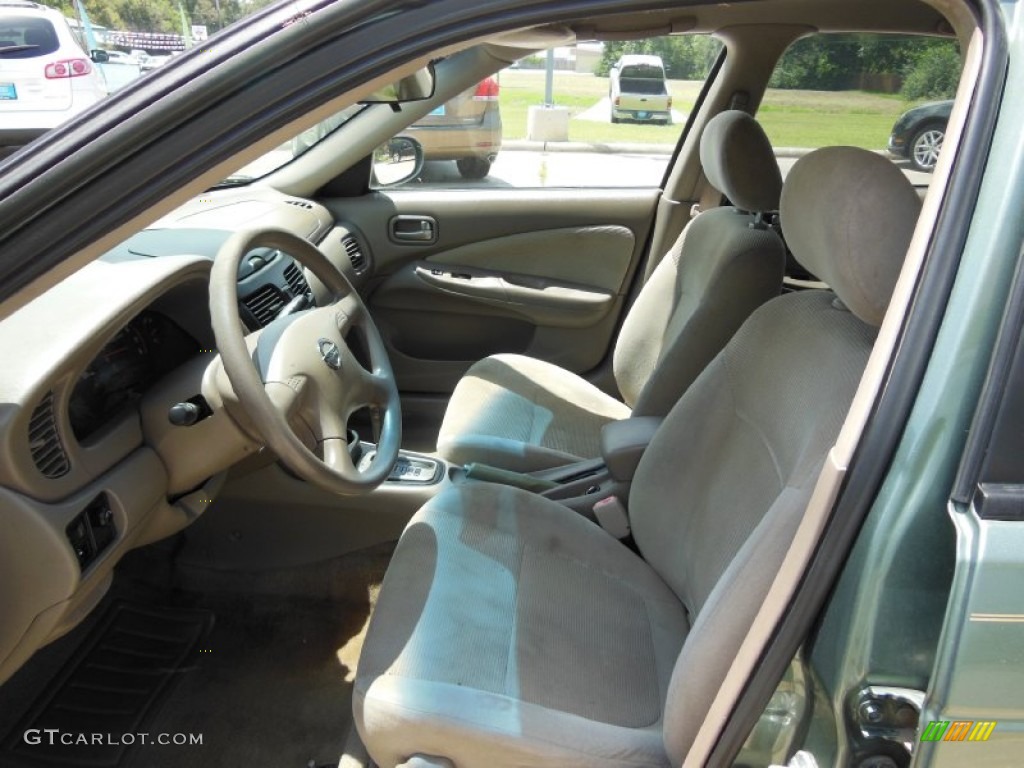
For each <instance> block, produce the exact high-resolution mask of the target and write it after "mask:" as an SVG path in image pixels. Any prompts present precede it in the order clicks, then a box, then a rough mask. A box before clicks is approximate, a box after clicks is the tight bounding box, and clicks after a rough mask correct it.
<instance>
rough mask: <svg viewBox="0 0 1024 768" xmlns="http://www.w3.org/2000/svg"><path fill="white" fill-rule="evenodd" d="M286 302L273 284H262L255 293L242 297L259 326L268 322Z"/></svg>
mask: <svg viewBox="0 0 1024 768" xmlns="http://www.w3.org/2000/svg"><path fill="white" fill-rule="evenodd" d="M286 303H287V299H286V298H285V295H284V294H283V293H281V291H279V290H278V289H277V287H276V286H273V285H264V286H263V287H262V288H260V289H259V290H258V291H256V292H255V293H251V294H249V295H248V296H246V297H245V298H244V299H242V304H244V305H245V308H246V309H248V310H249V311H250V312H252V314H253V317H255V318H256V322H258V323H259V324H260V328H263V327H264V326H266V325H269V324H270V321H271V320H273V319H274V318H275V317H277V313H278V312H280V311H281V310H282V309H283V308H284V305H285V304H286Z"/></svg>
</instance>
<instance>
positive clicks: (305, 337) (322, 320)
mask: <svg viewBox="0 0 1024 768" xmlns="http://www.w3.org/2000/svg"><path fill="white" fill-rule="evenodd" d="M261 247H264V248H275V249H278V250H280V251H282V252H283V253H286V254H288V255H289V256H291V257H292V258H294V259H295V260H296V261H297V262H299V263H300V264H302V265H303V266H305V267H308V268H309V270H310V271H312V273H313V274H314V275H316V276H317V277H318V278H319V279H320V281H321V282H322V283H323V284H324V285H325V286H327V288H328V290H329V291H330V292H331V296H332V298H331V301H330V303H328V304H326V305H325V306H322V307H316V308H313V309H307V310H303V311H300V312H296V313H294V314H290V315H286V316H284V317H279V318H277V319H276V320H274V321H273V322H271V323H270V324H269V325H267V327H265V328H263V329H262V330H260V331H258V332H256V333H252V334H249V335H248V336H246V335H245V332H244V328H243V326H242V323H241V321H240V320H239V316H238V267H239V264H240V262H241V260H242V258H244V257H245V256H246V254H248V253H250V252H251V251H252V250H253V249H254V248H261ZM210 316H211V319H212V322H213V332H214V336H215V337H216V339H217V347H218V351H219V352H220V356H221V360H222V363H223V366H224V372H225V373H226V374H227V377H228V380H229V381H230V382H231V387H232V388H233V389H234V392H235V395H236V397H237V398H238V402H239V403H240V404H241V406H242V407H243V408H244V409H245V410H246V411H247V413H248V415H249V416H250V418H251V420H252V422H253V426H254V427H255V429H256V430H257V431H258V432H259V434H260V436H261V437H262V438H263V440H264V442H265V443H266V444H267V445H268V446H269V447H270V448H271V449H273V450H274V451H275V452H276V453H277V455H278V457H280V459H281V460H282V461H283V462H284V463H285V464H286V465H287V466H288V467H289V468H290V469H291V470H292V471H293V472H295V473H296V474H298V475H299V476H300V477H302V478H303V479H305V480H308V481H309V482H311V483H314V484H316V485H318V486H320V487H321V488H324V489H326V490H328V491H332V492H334V493H338V494H345V495H354V494H360V493H367V492H369V491H371V490H372V489H373V488H375V487H377V486H378V485H379V484H380V483H382V482H383V481H384V480H386V479H387V477H388V475H389V474H390V473H391V470H392V468H393V467H394V465H395V462H396V461H397V459H398V449H399V447H400V446H401V442H402V418H401V410H400V406H399V398H398V387H397V386H396V384H395V376H394V374H393V373H392V371H391V363H390V361H389V360H388V355H387V350H386V349H385V346H384V341H383V339H381V336H380V333H379V332H378V330H377V327H376V326H375V325H374V323H373V319H372V318H371V317H370V313H369V312H368V311H367V309H366V305H364V304H363V302H362V300H361V299H360V298H359V294H358V293H356V291H355V289H354V288H353V287H352V284H351V283H350V282H349V281H348V279H347V278H346V277H345V275H344V274H343V273H342V272H341V271H340V270H339V269H338V268H336V267H335V266H334V265H333V264H332V263H331V262H330V260H328V258H327V257H326V256H324V254H323V253H321V251H320V250H319V249H318V248H317V247H316V246H314V245H312V244H311V243H310V242H308V241H307V240H304V239H303V238H301V237H298V236H297V235H293V234H291V233H290V232H286V231H283V230H278V229H258V230H252V231H247V232H238V233H236V234H234V235H232V236H231V237H230V238H229V239H228V240H227V241H226V242H225V243H224V245H222V246H221V248H220V251H218V253H217V258H216V260H215V261H214V264H213V269H212V271H211V274H210ZM353 333H356V334H359V335H360V336H361V337H362V341H363V346H364V347H365V349H366V351H367V353H368V356H369V366H368V368H369V370H368V369H367V368H364V367H363V365H362V364H361V363H360V362H359V361H358V360H357V358H356V356H355V355H353V353H352V351H351V350H350V349H349V345H348V342H347V339H348V338H350V337H351V335H352V334H353ZM367 407H369V408H372V409H377V411H378V413H380V414H381V415H382V417H381V419H380V437H379V439H378V444H377V453H376V456H375V457H374V458H373V460H372V462H370V464H369V466H367V467H364V468H363V469H362V470H360V469H357V468H356V466H355V462H354V461H353V458H352V455H351V454H350V453H349V447H348V420H349V418H350V417H351V416H352V414H353V413H355V412H356V411H358V410H360V409H362V408H367ZM293 425H294V427H293ZM296 428H298V429H302V428H305V429H307V430H308V434H307V435H306V437H307V440H306V441H305V442H304V441H303V440H301V439H300V438H299V436H298V435H297V434H296V431H295V430H296ZM314 442H315V444H316V445H317V447H318V448H319V449H320V452H321V453H322V457H321V456H320V455H318V454H317V453H315V452H314V451H313V450H311V449H310V448H309V447H307V443H314Z"/></svg>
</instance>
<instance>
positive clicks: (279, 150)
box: [212, 104, 366, 189]
mask: <svg viewBox="0 0 1024 768" xmlns="http://www.w3.org/2000/svg"><path fill="white" fill-rule="evenodd" d="M364 109H366V105H365V104H352V105H351V106H348V107H345V109H343V110H341V111H340V112H338V113H336V114H334V115H331V116H330V117H328V118H327V119H326V120H322V121H320V122H319V123H317V124H316V125H314V126H313V127H312V128H307V129H306V130H304V131H303V132H302V133H300V134H299V135H298V136H294V137H293V138H291V139H290V140H289V141H286V142H285V143H284V144H281V145H279V146H278V147H276V148H274V149H272V150H270V151H269V152H267V153H266V154H264V155H261V156H260V157H258V158H256V159H255V160H253V161H252V162H251V163H249V164H248V165H245V166H243V167H242V168H240V169H239V170H238V171H236V172H235V173H233V174H231V175H230V176H228V177H227V178H226V179H224V180H223V181H221V182H219V183H217V184H214V185H213V187H212V189H222V188H224V187H232V186H240V185H243V184H248V183H249V182H251V181H255V180H256V179H259V178H262V177H264V176H266V175H267V174H268V173H273V172H274V171H276V170H277V169H278V168H281V167H282V166H284V165H287V164H288V163H290V162H291V161H292V160H294V159H295V158H296V157H299V156H300V155H303V154H305V153H306V152H308V151H309V150H310V149H312V148H313V147H315V146H316V145H317V144H319V143H320V142H321V141H323V140H324V139H326V138H327V137H328V136H330V135H331V134H332V133H334V132H335V131H336V130H338V129H339V128H341V126H343V125H345V124H346V123H348V122H349V121H350V120H352V119H353V118H354V117H355V116H356V115H358V114H360V113H361V112H362V111H363V110H364Z"/></svg>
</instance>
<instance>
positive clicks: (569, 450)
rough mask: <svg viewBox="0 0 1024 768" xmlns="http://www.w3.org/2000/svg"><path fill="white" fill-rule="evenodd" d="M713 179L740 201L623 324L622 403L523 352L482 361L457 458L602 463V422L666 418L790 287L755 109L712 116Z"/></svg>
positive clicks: (648, 290)
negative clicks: (770, 219)
mask: <svg viewBox="0 0 1024 768" xmlns="http://www.w3.org/2000/svg"><path fill="white" fill-rule="evenodd" d="M700 159H701V164H702V165H703V167H704V174H705V175H706V176H707V179H708V181H709V182H710V183H711V184H712V185H713V186H714V187H715V189H717V190H720V191H721V192H722V193H723V194H724V195H725V196H726V197H727V198H728V199H729V201H730V202H731V203H732V206H722V207H719V208H715V209H712V210H709V211H706V212H704V213H701V214H700V215H699V216H698V217H697V218H695V219H694V220H693V221H691V222H690V223H689V225H688V226H687V227H686V228H685V229H684V230H683V232H682V234H681V235H680V236H679V239H678V240H677V241H676V243H675V245H673V247H672V250H671V251H670V252H669V253H668V254H667V255H666V257H665V258H664V259H662V261H661V263H660V264H658V266H657V268H656V269H655V270H654V273H653V274H652V275H651V278H650V279H649V280H648V282H647V284H646V285H644V287H643V289H642V290H641V291H640V295H639V296H638V297H637V300H636V302H635V303H634V305H633V307H632V308H631V309H630V311H629V314H628V315H627V316H626V319H625V321H624V323H623V326H622V330H621V332H620V334H619V337H618V340H617V342H616V346H615V350H614V357H613V370H614V374H615V381H616V384H617V385H618V388H619V392H620V394H621V398H622V399H621V400H619V399H616V398H614V397H611V396H610V395H608V394H606V393H605V392H602V391H601V390H599V389H598V388H597V387H595V386H594V385H593V384H591V383H590V382H588V381H586V380H585V379H583V378H581V377H580V376H577V375H576V374H574V373H571V372H570V371H567V370H565V369H563V368H559V367H558V366H556V365H552V364H551V363H546V362H544V361H542V360H537V359H534V358H530V357H526V356H523V355H508V354H506V355H494V356H492V357H488V358H485V359H484V360H481V361H480V362H478V363H476V364H474V365H473V366H472V367H471V368H470V369H469V370H468V371H467V372H466V374H465V376H463V377H462V379H461V380H460V381H459V383H458V384H457V385H456V387H455V391H454V392H453V394H452V398H451V401H450V402H449V404H448V409H447V411H446V412H445V416H444V421H443V422H442V424H441V430H440V433H439V435H438V442H437V451H438V453H439V454H440V455H441V456H443V457H444V458H446V459H448V460H449V461H451V462H455V463H459V464H465V463H469V462H482V463H485V464H490V465H493V466H498V467H502V468H504V469H510V470H515V471H519V472H531V471H535V470H540V469H547V468H550V467H557V466H561V465H564V464H569V463H571V462H574V461H579V460H582V459H587V458H593V457H596V456H598V455H599V453H600V435H601V428H602V427H603V426H604V425H605V424H607V423H609V422H611V421H615V420H618V419H624V418H627V417H629V416H630V415H635V416H664V415H665V414H667V413H668V411H669V410H670V409H671V408H672V406H673V405H674V404H675V403H676V401H677V400H678V399H679V398H680V396H681V395H682V394H683V392H685V391H686V389H687V388H688V387H689V386H690V384H691V383H692V382H693V380H694V379H696V378H697V376H698V374H700V372H701V371H702V370H703V369H704V367H705V366H706V365H707V364H708V363H709V362H710V361H711V359H712V358H713V357H714V356H715V355H716V354H718V352H719V350H721V349H722V347H724V346H725V344H726V342H727V341H729V339H730V338H731V337H732V335H733V333H734V332H735V331H736V330H737V329H738V328H739V327H740V325H742V324H743V321H744V320H746V318H747V317H748V316H749V315H750V313H751V312H753V311H754V310H755V309H757V307H758V306H760V305H761V304H763V303H764V302H765V301H767V300H769V299H771V298H772V297H774V296H777V295H778V294H779V292H780V290H781V286H782V277H783V272H784V268H785V260H786V250H785V247H784V245H783V243H782V241H781V239H780V238H779V236H778V235H777V234H776V233H775V232H774V231H773V230H772V229H771V227H770V226H767V225H766V224H765V221H764V220H765V218H766V217H764V216H763V214H764V213H766V212H769V211H776V210H778V207H779V196H780V194H781V191H782V176H781V174H780V172H779V166H778V163H777V161H776V159H775V153H774V152H773V150H772V147H771V144H770V143H769V141H768V137H767V136H765V134H764V131H763V130H762V129H761V126H760V125H759V124H758V123H757V122H756V121H755V120H754V118H752V117H751V116H750V115H748V114H746V113H745V112H740V111H735V110H731V111H728V112H723V113H721V114H719V115H716V116H715V117H714V118H712V119H711V120H710V121H709V122H708V124H707V126H706V127H705V129H704V133H703V135H702V136H701V142H700Z"/></svg>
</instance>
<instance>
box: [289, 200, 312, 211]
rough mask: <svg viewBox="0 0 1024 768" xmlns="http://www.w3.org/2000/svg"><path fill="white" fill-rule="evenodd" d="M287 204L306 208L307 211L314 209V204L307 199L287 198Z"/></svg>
mask: <svg viewBox="0 0 1024 768" xmlns="http://www.w3.org/2000/svg"><path fill="white" fill-rule="evenodd" d="M284 202H285V205H294V206H297V207H299V208H305V209H306V210H307V211H312V210H313V204H312V203H307V202H306V201H305V200H285V201H284Z"/></svg>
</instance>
